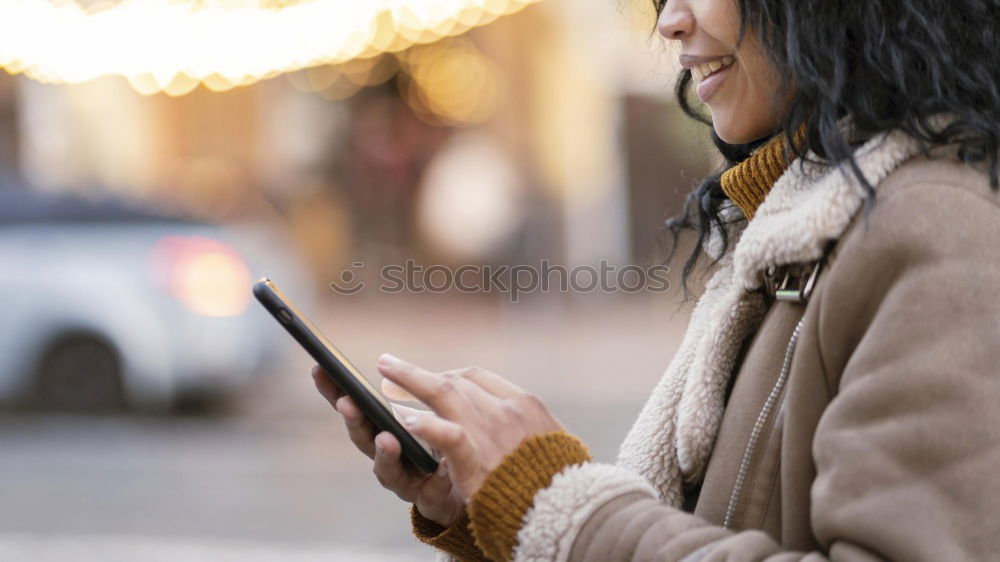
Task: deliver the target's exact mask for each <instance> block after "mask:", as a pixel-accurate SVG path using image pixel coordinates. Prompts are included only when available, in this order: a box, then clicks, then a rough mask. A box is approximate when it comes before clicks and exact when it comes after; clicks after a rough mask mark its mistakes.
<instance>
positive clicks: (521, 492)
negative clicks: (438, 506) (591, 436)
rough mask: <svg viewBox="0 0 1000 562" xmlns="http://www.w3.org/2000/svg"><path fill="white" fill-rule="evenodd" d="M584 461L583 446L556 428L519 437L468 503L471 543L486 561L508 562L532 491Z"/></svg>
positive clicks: (545, 485) (530, 501)
mask: <svg viewBox="0 0 1000 562" xmlns="http://www.w3.org/2000/svg"><path fill="white" fill-rule="evenodd" d="M589 460H590V453H589V452H588V451H587V447H586V445H584V444H583V443H582V442H580V440H579V439H577V438H576V437H574V436H572V435H570V434H569V433H566V432H565V431H558V432H553V433H546V434H544V435H536V436H534V437H529V438H527V439H525V440H524V441H523V442H521V444H520V445H519V446H518V447H517V448H516V449H514V450H513V451H512V452H511V453H510V454H508V455H507V456H506V457H504V459H503V460H502V461H501V462H500V465H499V466H497V467H496V468H495V469H493V471H492V472H490V474H489V475H488V476H487V477H486V481H485V482H483V485H482V487H481V488H480V489H479V491H478V492H476V494H475V495H474V496H472V503H470V504H469V508H468V510H467V513H468V514H469V518H470V519H471V521H472V523H471V525H470V527H471V529H472V534H473V535H474V536H475V538H476V544H477V545H479V548H480V549H482V551H483V553H485V554H486V556H487V557H488V558H490V559H491V560H510V558H511V557H512V556H513V553H514V547H515V546H516V545H517V533H518V531H520V530H521V526H522V524H523V519H524V515H525V514H526V513H527V512H528V510H529V509H531V505H532V503H533V501H534V498H535V493H536V492H538V491H539V490H542V489H544V488H547V487H548V486H549V484H551V483H552V478H553V477H554V476H555V475H556V474H558V473H559V472H561V471H562V470H563V469H564V468H566V467H567V466H569V465H573V464H580V463H584V462H587V461H589Z"/></svg>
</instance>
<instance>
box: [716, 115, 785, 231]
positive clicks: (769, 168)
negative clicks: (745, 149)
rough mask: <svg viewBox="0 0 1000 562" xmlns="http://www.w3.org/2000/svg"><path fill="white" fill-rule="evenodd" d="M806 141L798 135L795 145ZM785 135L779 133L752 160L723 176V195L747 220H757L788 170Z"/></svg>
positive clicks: (731, 169) (735, 167)
mask: <svg viewBox="0 0 1000 562" xmlns="http://www.w3.org/2000/svg"><path fill="white" fill-rule="evenodd" d="M801 141H802V135H800V134H796V135H795V142H796V143H799V142H801ZM787 144H788V143H787V142H785V135H784V133H778V134H776V135H774V137H772V138H771V140H769V141H767V142H766V143H764V144H763V145H762V146H760V147H759V148H758V149H757V150H755V151H754V153H753V154H751V155H750V157H749V158H747V159H746V160H744V161H742V162H740V163H739V164H737V165H735V166H733V167H732V168H730V169H728V170H726V171H725V172H723V174H722V178H721V181H722V191H724V192H725V193H726V196H728V197H729V199H730V200H731V201H732V202H733V203H735V204H736V206H738V207H739V208H740V209H742V210H743V214H744V215H745V216H746V218H747V220H750V219H752V218H753V216H754V213H756V212H757V207H759V206H760V204H761V203H763V202H764V198H765V197H767V193H768V192H769V191H771V186H773V185H774V182H776V181H778V178H780V177H781V175H782V174H784V173H785V170H787V169H788V165H789V164H790V162H788V161H787V160H786V159H785V147H786V146H787Z"/></svg>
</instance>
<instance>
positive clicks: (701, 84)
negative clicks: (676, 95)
mask: <svg viewBox="0 0 1000 562" xmlns="http://www.w3.org/2000/svg"><path fill="white" fill-rule="evenodd" d="M702 61H704V62H702ZM735 62H736V57H734V56H732V55H725V56H721V57H715V58H711V59H707V60H706V59H705V58H703V57H694V56H689V55H683V56H682V57H681V64H682V65H683V66H685V67H686V68H690V69H691V76H692V77H693V78H694V80H695V82H696V83H697V93H698V99H700V100H701V101H702V103H705V102H707V101H708V100H709V98H711V97H712V95H713V94H714V93H715V92H716V90H718V89H719V87H720V86H721V85H722V81H723V80H725V78H726V74H727V71H728V70H729V68H730V67H731V66H732V65H733V63H735Z"/></svg>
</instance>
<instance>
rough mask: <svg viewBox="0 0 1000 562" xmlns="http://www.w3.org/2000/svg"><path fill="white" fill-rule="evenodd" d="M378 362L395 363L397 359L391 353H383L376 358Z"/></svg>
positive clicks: (384, 363) (397, 361)
mask: <svg viewBox="0 0 1000 562" xmlns="http://www.w3.org/2000/svg"><path fill="white" fill-rule="evenodd" d="M378 362H379V363H381V364H383V365H395V364H396V363H399V359H398V358H396V356H395V355H393V354H391V353H383V354H382V356H381V357H379V358H378Z"/></svg>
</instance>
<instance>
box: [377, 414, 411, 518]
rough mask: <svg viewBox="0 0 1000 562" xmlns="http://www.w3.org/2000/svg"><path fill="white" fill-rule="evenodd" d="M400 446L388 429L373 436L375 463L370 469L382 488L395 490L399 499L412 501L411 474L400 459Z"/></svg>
mask: <svg viewBox="0 0 1000 562" xmlns="http://www.w3.org/2000/svg"><path fill="white" fill-rule="evenodd" d="M401 452H402V447H400V445H399V441H397V440H396V437H395V436H394V435H393V434H391V433H389V432H388V431H383V432H382V433H379V434H378V435H376V436H375V464H374V466H373V468H372V471H373V472H374V473H375V478H376V479H377V480H378V483H379V484H381V485H382V487H383V488H387V489H389V490H392V491H394V492H396V495H398V496H399V497H400V498H401V499H403V500H405V501H413V499H414V498H413V497H411V496H412V495H413V484H414V482H413V480H414V479H413V475H412V474H411V473H410V472H409V471H407V469H406V468H405V466H404V465H403V463H402V462H400V461H401Z"/></svg>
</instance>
